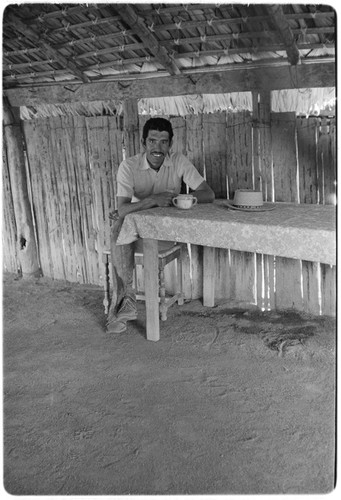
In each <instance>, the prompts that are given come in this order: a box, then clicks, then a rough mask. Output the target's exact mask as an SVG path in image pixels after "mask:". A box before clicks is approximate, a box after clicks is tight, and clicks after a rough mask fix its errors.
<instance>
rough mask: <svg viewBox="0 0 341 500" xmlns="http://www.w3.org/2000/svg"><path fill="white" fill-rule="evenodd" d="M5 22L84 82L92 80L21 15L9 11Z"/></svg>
mask: <svg viewBox="0 0 341 500" xmlns="http://www.w3.org/2000/svg"><path fill="white" fill-rule="evenodd" d="M4 22H6V23H8V24H11V25H12V27H13V28H14V29H15V30H16V31H17V32H19V33H21V34H22V35H23V36H24V37H26V38H28V39H29V40H31V41H32V42H34V43H36V44H37V45H38V46H39V48H40V50H41V51H42V52H43V53H44V54H45V56H47V57H49V58H52V59H55V60H56V62H57V63H58V64H60V65H61V66H62V67H63V68H67V69H69V70H70V72H71V73H72V74H73V75H74V76H76V77H77V78H80V79H81V80H82V81H83V82H85V83H89V82H90V78H88V77H87V76H86V75H85V74H84V73H83V72H82V71H81V70H80V69H79V68H78V67H77V66H76V64H75V63H73V62H72V61H70V60H69V59H66V58H65V57H64V56H63V55H62V54H61V53H60V52H59V51H58V50H56V49H54V48H53V47H52V46H51V45H50V44H49V43H47V42H46V41H45V40H44V38H43V36H39V35H37V34H36V33H35V32H34V31H33V30H32V29H31V28H30V27H29V26H27V25H26V24H25V23H24V22H23V21H22V20H21V19H19V17H17V16H14V15H13V14H12V13H8V14H7V15H6V18H5V21H4Z"/></svg>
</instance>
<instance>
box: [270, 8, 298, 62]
mask: <svg viewBox="0 0 341 500" xmlns="http://www.w3.org/2000/svg"><path fill="white" fill-rule="evenodd" d="M264 7H265V9H266V10H267V11H268V12H269V14H270V16H271V19H272V22H273V24H274V25H275V27H276V28H277V30H278V31H279V36H280V37H281V39H282V41H283V43H284V45H285V50H286V53H287V56H288V60H289V62H290V64H291V65H292V66H295V65H296V64H298V62H299V60H300V53H299V50H298V48H297V45H296V42H295V38H294V35H293V32H292V31H291V28H290V25H289V23H288V20H287V19H286V17H285V15H284V12H283V9H282V6H281V5H278V4H270V5H264Z"/></svg>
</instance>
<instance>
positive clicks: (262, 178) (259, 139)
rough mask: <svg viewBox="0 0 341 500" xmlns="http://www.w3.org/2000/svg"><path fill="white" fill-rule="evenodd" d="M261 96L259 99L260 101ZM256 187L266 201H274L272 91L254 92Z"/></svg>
mask: <svg viewBox="0 0 341 500" xmlns="http://www.w3.org/2000/svg"><path fill="white" fill-rule="evenodd" d="M258 97H259V101H258ZM252 100H253V119H254V176H255V189H257V190H260V191H263V197H264V201H274V200H273V199H272V198H273V174H272V155H271V127H270V121H271V92H270V91H266V92H259V93H258V92H253V93H252Z"/></svg>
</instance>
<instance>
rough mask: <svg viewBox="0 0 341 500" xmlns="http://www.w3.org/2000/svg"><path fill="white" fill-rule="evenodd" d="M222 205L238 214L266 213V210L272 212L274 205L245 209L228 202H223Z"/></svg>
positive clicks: (265, 204) (268, 204)
mask: <svg viewBox="0 0 341 500" xmlns="http://www.w3.org/2000/svg"><path fill="white" fill-rule="evenodd" d="M224 204H225V205H226V207H227V208H231V209H232V210H238V211H240V212H267V211H268V210H274V209H275V208H276V205H274V204H273V203H264V205H262V206H261V207H254V208H247V207H238V206H236V205H234V204H233V203H232V201H230V200H225V201H224Z"/></svg>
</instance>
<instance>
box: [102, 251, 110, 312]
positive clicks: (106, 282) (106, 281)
mask: <svg viewBox="0 0 341 500" xmlns="http://www.w3.org/2000/svg"><path fill="white" fill-rule="evenodd" d="M103 262H104V299H103V305H104V313H105V314H106V315H107V314H108V312H109V305H110V273H109V255H108V254H104V255H103Z"/></svg>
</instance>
